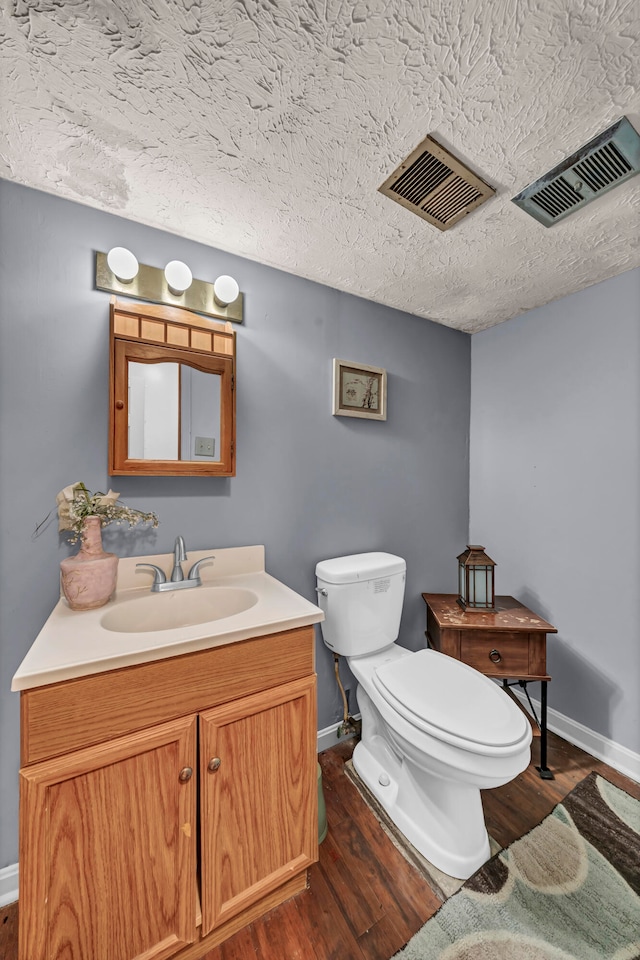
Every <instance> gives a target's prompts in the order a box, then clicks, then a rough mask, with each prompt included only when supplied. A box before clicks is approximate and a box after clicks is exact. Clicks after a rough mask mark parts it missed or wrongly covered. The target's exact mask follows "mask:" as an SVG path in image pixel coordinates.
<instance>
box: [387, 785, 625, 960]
mask: <svg viewBox="0 0 640 960" xmlns="http://www.w3.org/2000/svg"><path fill="white" fill-rule="evenodd" d="M393 960H640V802H639V801H637V800H634V799H633V798H632V797H630V796H629V795H628V794H627V793H625V792H624V791H623V790H620V789H618V788H617V787H615V786H614V785H613V784H611V783H609V781H608V780H605V779H603V778H602V777H600V776H598V775H597V774H596V773H590V774H589V776H588V777H586V778H585V779H584V780H582V781H581V783H579V784H578V786H577V787H575V788H574V789H573V790H572V791H571V793H570V794H568V795H567V796H566V797H565V799H564V801H563V803H561V804H558V806H556V807H555V808H554V810H553V811H552V812H551V813H550V814H549V816H548V817H546V818H545V819H544V820H543V821H542V823H541V824H539V825H538V826H537V827H535V828H534V829H533V830H531V832H530V833H528V834H526V835H525V836H524V837H522V838H521V839H520V840H516V841H515V843H512V844H511V845H510V846H509V847H507V848H506V849H505V850H502V851H501V852H500V853H499V854H497V855H496V856H495V857H494V858H493V859H492V860H490V861H489V862H488V863H486V864H485V865H484V866H483V867H481V868H480V870H478V872H477V873H475V874H474V875H473V876H472V877H471V878H470V879H469V880H467V881H466V883H465V884H464V885H463V887H462V888H461V889H460V890H459V892H458V893H456V894H454V895H453V896H452V897H451V898H450V899H449V900H447V901H446V903H444V904H443V906H442V907H441V908H440V910H439V911H438V913H436V914H435V916H433V917H432V918H431V919H430V920H428V921H427V923H426V924H425V925H424V927H422V929H421V930H419V931H418V933H417V934H415V936H414V937H412V939H411V940H410V941H409V943H408V944H407V945H406V946H405V947H404V948H403V949H402V950H401V951H400V952H399V953H397V954H396V956H395V957H394V958H393Z"/></svg>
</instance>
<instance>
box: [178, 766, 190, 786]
mask: <svg viewBox="0 0 640 960" xmlns="http://www.w3.org/2000/svg"><path fill="white" fill-rule="evenodd" d="M192 774H193V769H192V767H183V768H182V770H181V771H180V773H179V774H178V780H179V781H180V783H186V782H187V780H191V776H192Z"/></svg>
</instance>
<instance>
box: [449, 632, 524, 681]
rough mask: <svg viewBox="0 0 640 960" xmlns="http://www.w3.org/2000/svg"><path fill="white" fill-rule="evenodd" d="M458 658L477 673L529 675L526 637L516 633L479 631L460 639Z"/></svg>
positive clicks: (508, 675)
mask: <svg viewBox="0 0 640 960" xmlns="http://www.w3.org/2000/svg"><path fill="white" fill-rule="evenodd" d="M460 659H461V660H462V661H464V663H468V664H469V666H470V667H475V669H476V670H479V671H480V673H487V674H490V675H492V676H499V677H517V676H526V675H527V674H528V673H529V644H528V638H527V637H526V636H525V637H523V636H522V635H521V634H520V635H519V634H517V633H506V632H504V633H503V632H500V633H490V632H484V631H483V632H482V634H481V635H480V634H476V635H475V636H469V635H465V634H464V633H463V634H462V636H461V637H460Z"/></svg>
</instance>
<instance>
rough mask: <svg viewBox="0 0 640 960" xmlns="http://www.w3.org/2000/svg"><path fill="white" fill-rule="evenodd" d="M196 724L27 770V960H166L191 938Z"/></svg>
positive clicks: (23, 873) (23, 845)
mask: <svg viewBox="0 0 640 960" xmlns="http://www.w3.org/2000/svg"><path fill="white" fill-rule="evenodd" d="M196 719H197V718H196V717H195V716H192V717H185V718H182V719H180V720H175V721H172V722H170V723H164V724H161V725H159V726H156V727H152V728H151V729H148V730H144V731H141V732H139V733H136V734H132V735H130V736H126V737H121V738H119V739H118V740H113V741H110V742H107V743H103V744H99V745H98V746H95V747H90V748H87V749H84V750H79V751H77V752H75V753H72V754H68V755H66V756H62V757H59V758H57V759H54V760H46V761H43V762H42V763H38V764H34V765H33V766H31V767H26V768H25V769H23V770H22V771H21V773H20V823H21V827H20V907H21V909H20V934H19V935H20V960H62V958H64V960H134V958H140V960H142V958H144V960H164V958H167V957H170V956H171V955H172V954H174V953H176V952H177V951H178V950H179V949H180V948H181V947H182V946H183V945H185V944H187V943H190V942H191V941H192V940H193V939H194V937H195V933H196V926H195V923H196V920H195V917H196V849H195V836H196V829H195V828H196V821H195V817H196V780H197V777H196ZM185 768H191V769H192V770H193V776H191V777H189V776H188V770H187V771H185ZM181 771H185V772H183V773H182V778H183V779H182V780H180V774H181ZM23 918H24V920H23Z"/></svg>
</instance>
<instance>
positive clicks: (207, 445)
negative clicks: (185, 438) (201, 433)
mask: <svg viewBox="0 0 640 960" xmlns="http://www.w3.org/2000/svg"><path fill="white" fill-rule="evenodd" d="M215 449H216V441H215V438H214V437H196V449H195V455H196V457H213V456H214V455H215Z"/></svg>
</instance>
